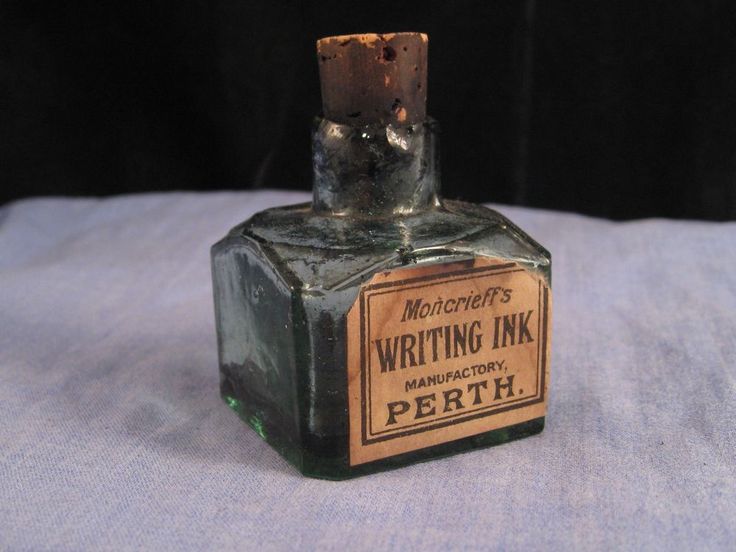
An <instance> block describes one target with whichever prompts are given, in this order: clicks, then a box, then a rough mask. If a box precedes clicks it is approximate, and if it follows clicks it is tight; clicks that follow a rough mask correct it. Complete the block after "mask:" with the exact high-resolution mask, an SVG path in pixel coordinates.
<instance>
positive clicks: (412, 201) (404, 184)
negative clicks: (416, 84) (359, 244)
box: [312, 119, 440, 217]
mask: <svg viewBox="0 0 736 552" xmlns="http://www.w3.org/2000/svg"><path fill="white" fill-rule="evenodd" d="M438 133H439V126H438V124H437V123H436V121H434V120H432V119H428V120H426V121H425V122H423V123H419V124H415V125H412V126H406V127H393V126H391V125H388V126H366V127H353V126H350V125H343V124H338V123H334V122H332V121H330V120H327V119H317V121H316V123H315V128H314V131H313V134H312V155H313V166H314V197H313V202H312V207H313V209H314V211H315V212H316V213H318V214H323V215H332V216H359V217H389V216H401V215H411V214H415V213H418V212H421V211H425V210H427V209H431V208H434V207H436V206H437V205H438V204H439V199H438V193H439V185H440V174H439V159H438V156H437V152H436V148H437V141H438V140H437V138H438Z"/></svg>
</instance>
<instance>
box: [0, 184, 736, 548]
mask: <svg viewBox="0 0 736 552" xmlns="http://www.w3.org/2000/svg"><path fill="white" fill-rule="evenodd" d="M307 199H308V195H307V194H303V193H283V192H282V193H276V192H243V193H213V194H152V195H137V196H122V197H115V198H110V199H103V200H99V199H73V200H72V199H60V198H42V199H32V200H24V201H20V202H16V203H13V204H9V205H6V206H4V207H3V208H1V209H0V548H2V549H8V550H26V549H29V550H36V549H55V550H60V549H68V550H86V549H114V550H121V549H141V548H142V549H182V550H183V549H215V548H225V549H234V548H237V549H245V550H259V549H265V550H270V549H333V550H342V549H349V550H375V549H406V550H434V549H447V548H449V549H461V550H472V549H504V550H529V549H531V550H537V549H565V550H567V549H580V550H601V549H611V548H616V549H628V550H636V549H659V550H718V549H733V546H734V542H736V483H735V481H736V458H735V457H736V431H735V429H734V428H735V426H734V420H735V419H736V407H735V405H736V393H735V390H736V367H735V366H734V361H735V360H736V255H734V253H736V224H734V223H721V224H718V223H700V222H675V221H667V220H643V221H636V222H626V223H614V222H609V221H603V220H597V219H591V218H587V217H583V216H579V215H574V214H563V213H555V212H548V211H539V210H531V209H522V208H510V207H499V208H498V209H499V210H500V211H501V212H503V213H504V214H506V215H508V216H509V217H510V218H511V219H512V220H514V221H515V222H517V223H518V224H519V225H520V226H521V227H522V228H524V229H525V230H527V231H528V232H529V233H530V234H531V235H532V236H533V237H535V238H537V239H538V240H539V241H540V242H542V243H543V244H544V245H545V246H546V247H547V248H548V249H549V250H550V251H551V252H552V257H553V289H554V298H555V302H554V316H553V334H552V335H553V341H552V350H553V355H552V367H551V370H552V371H551V374H552V378H551V388H550V391H551V393H550V403H549V411H548V417H547V426H546V429H545V430H544V432H543V433H542V434H540V435H537V436H534V437H530V438H527V439H523V440H520V441H516V442H513V443H509V444H505V445H502V446H498V447H494V448H490V449H484V450H480V451H475V452H470V453H466V454H461V455H456V456H454V457H450V458H446V459H440V460H435V461H432V462H428V463H424V464H418V465H414V466H410V467H407V468H403V469H400V470H395V471H390V472H385V473H380V474H376V475H370V476H367V477H362V478H358V479H354V480H350V481H344V482H328V481H319V480H313V479H307V478H304V477H302V476H301V475H300V474H298V473H297V472H296V471H295V470H294V469H292V468H291V467H290V466H289V465H288V464H287V463H286V462H285V461H284V460H282V459H281V457H280V456H279V455H278V454H277V453H276V452H274V451H273V450H272V449H271V448H270V447H269V446H268V445H266V444H265V443H264V442H263V441H261V440H260V438H259V437H258V436H257V435H256V434H255V433H254V432H253V431H252V430H251V429H250V428H248V427H247V426H246V425H245V424H244V423H243V422H241V421H240V420H239V419H238V418H237V416H236V415H235V414H234V413H232V412H231V411H230V410H229V409H228V408H227V407H226V406H225V404H224V403H223V402H222V401H221V400H220V398H219V394H218V369H217V353H216V340H215V330H214V316H213V307H212V297H211V278H210V267H209V246H210V245H211V244H212V243H214V242H215V241H216V240H217V239H219V238H220V237H222V236H223V235H224V234H225V232H226V231H227V230H228V229H229V228H231V227H232V226H234V225H235V224H236V223H238V222H240V221H242V220H243V219H245V218H247V217H248V216H250V215H251V214H252V213H254V212H256V211H258V210H261V209H263V208H266V207H270V206H274V205H279V204H287V203H294V202H297V201H305V200H307Z"/></svg>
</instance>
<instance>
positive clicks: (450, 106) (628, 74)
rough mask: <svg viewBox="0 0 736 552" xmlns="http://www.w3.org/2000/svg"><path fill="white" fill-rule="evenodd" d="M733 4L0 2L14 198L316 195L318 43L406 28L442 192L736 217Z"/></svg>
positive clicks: (3, 161)
mask: <svg viewBox="0 0 736 552" xmlns="http://www.w3.org/2000/svg"><path fill="white" fill-rule="evenodd" d="M734 5H735V3H734V2H732V1H712V0H711V1H708V0H699V1H678V2H657V1H646V2H642V1H640V0H619V1H610V2H605V3H604V2H592V1H584V2H583V1H562V0H548V1H545V2H543V1H538V0H493V1H473V2H471V1H457V2H370V3H359V2H349V1H347V0H345V1H342V2H334V1H329V2H306V1H303V2H276V1H274V2H248V1H240V2H235V1H231V0H229V1H228V0H225V1H220V2H214V1H213V2H194V1H190V0H181V1H179V2H171V3H162V2H137V1H130V2H128V1H123V2H120V1H118V2H109V3H108V2H100V1H96V2H73V3H65V4H61V3H56V2H41V3H39V2H32V1H17V2H7V1H2V2H0V31H1V32H2V39H0V40H2V54H1V56H2V57H1V58H0V61H1V62H2V63H0V75H1V80H0V85H1V88H0V94H2V95H1V96H0V102H1V103H0V178H1V179H2V196H0V200H2V201H7V200H9V199H12V198H16V197H23V196H28V195H39V194H53V195H80V194H83V195H106V194H117V193H132V192H141V191H158V190H179V189H198V190H208V189H224V188H230V189H246V188H301V189H308V188H309V187H310V185H311V175H310V171H311V168H310V153H309V147H310V144H309V132H310V127H311V121H312V117H313V116H314V115H315V114H316V113H318V112H319V110H320V102H319V85H318V80H317V64H316V60H315V57H316V56H315V53H314V41H315V40H316V39H317V38H319V37H321V36H326V35H333V34H346V33H354V32H392V31H407V30H410V31H424V32H427V33H428V34H429V36H430V54H429V56H430V58H429V59H430V63H429V67H430V71H429V108H430V109H429V112H430V113H431V114H433V116H434V117H435V118H437V119H438V120H439V121H440V123H441V124H442V128H443V137H442V169H443V189H444V192H445V195H446V196H448V197H461V198H464V199H468V200H473V201H494V202H501V203H516V204H523V205H532V206H540V207H547V208H553V209H564V210H573V211H578V212H583V213H590V214H595V215H602V216H607V217H612V218H633V217H644V216H666V217H688V218H709V219H734V218H736V9H735V8H734Z"/></svg>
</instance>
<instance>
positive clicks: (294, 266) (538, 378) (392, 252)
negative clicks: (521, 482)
mask: <svg viewBox="0 0 736 552" xmlns="http://www.w3.org/2000/svg"><path fill="white" fill-rule="evenodd" d="M427 46H428V42H427V36H426V35H424V34H421V33H394V34H384V35H378V34H364V35H347V36H337V37H328V38H323V39H321V40H319V41H318V42H317V63H318V65H319V69H320V80H321V89H322V103H323V116H322V117H321V118H318V119H316V121H315V124H314V128H313V134H312V144H313V165H314V182H313V200H312V202H311V203H309V204H300V205H293V206H287V207H279V208H273V209H268V210H266V211H263V212H260V213H258V214H256V215H254V216H253V217H252V218H250V219H249V220H247V221H245V222H244V223H242V224H240V225H238V226H236V227H235V228H233V229H232V230H231V231H230V232H229V234H227V236H226V237H225V238H223V239H222V240H221V241H219V242H218V243H216V244H215V245H214V246H213V247H212V273H213V282H214V300H215V316H216V326H217V337H218V348H219V364H220V382H221V383H220V385H221V388H220V391H221V395H222V398H223V399H224V400H225V402H226V403H227V404H228V405H229V406H230V407H231V408H232V409H233V410H234V411H235V412H236V413H237V414H238V415H239V416H240V417H241V418H242V419H243V420H244V421H245V422H246V423H247V424H249V425H250V427H251V428H253V430H255V431H256V432H257V433H258V434H259V435H260V436H261V437H262V438H263V439H265V440H266V441H267V442H268V443H269V444H270V445H271V446H272V447H273V448H274V449H276V450H277V451H278V452H279V453H280V454H282V455H283V456H284V457H285V458H286V459H287V460H288V461H289V462H290V463H291V464H293V465H294V466H295V467H296V468H297V469H299V470H300V471H301V472H302V473H303V474H304V475H307V476H312V477H319V478H326V479H344V478H349V477H353V476H357V475H362V474H367V473H371V472H375V471H379V470H384V469H389V468H394V467H399V466H403V465H406V464H410V463H414V462H419V461H425V460H429V459H432V458H436V457H440V456H445V455H449V454H453V453H458V452H463V451H468V450H472V449H477V448H481V447H487V446H489V445H497V444H500V443H504V442H507V441H510V440H513V439H517V438H520V437H525V436H528V435H532V434H535V433H538V432H540V431H542V429H543V427H544V420H545V412H546V401H547V396H548V386H549V351H550V329H551V325H550V316H551V288H550V285H551V282H550V274H551V273H550V270H551V262H550V255H549V253H548V252H547V251H546V250H545V249H544V248H543V247H542V246H540V245H539V244H538V243H537V242H535V241H534V240H533V239H532V238H530V237H529V236H528V235H526V234H525V233H524V232H523V231H522V230H521V229H519V228H518V227H517V226H515V225H514V224H513V223H511V222H510V221H509V220H507V219H506V218H505V217H503V216H502V215H500V214H499V213H497V212H495V211H493V210H490V209H488V208H485V207H483V206H479V205H473V204H469V203H464V202H460V201H449V200H443V199H441V198H440V196H439V188H440V171H439V165H438V151H437V147H438V144H437V140H438V124H437V123H436V122H435V121H434V120H432V119H431V118H429V117H427V115H426V94H427ZM448 139H452V137H449V138H448Z"/></svg>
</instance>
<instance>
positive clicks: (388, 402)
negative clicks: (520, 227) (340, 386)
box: [347, 257, 552, 466]
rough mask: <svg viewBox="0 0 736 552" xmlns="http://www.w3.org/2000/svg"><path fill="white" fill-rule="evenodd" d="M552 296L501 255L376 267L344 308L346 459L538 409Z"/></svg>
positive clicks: (543, 392)
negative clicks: (380, 269)
mask: <svg viewBox="0 0 736 552" xmlns="http://www.w3.org/2000/svg"><path fill="white" fill-rule="evenodd" d="M551 300H552V298H551V292H550V290H549V288H548V286H547V285H546V284H545V281H544V280H543V279H542V278H541V277H540V276H539V275H537V274H535V273H533V272H531V271H528V270H526V269H525V268H523V267H521V266H520V265H518V264H517V263H514V262H508V261H503V260H500V259H491V258H486V257H479V258H475V259H473V260H470V261H467V262H456V263H449V264H435V265H427V266H418V267H414V268H405V269H399V270H394V271H390V272H384V273H380V274H376V275H375V276H374V277H373V278H372V279H371V280H370V281H369V282H367V283H366V284H364V285H363V286H362V288H361V290H360V294H359V296H358V299H357V300H356V302H355V304H354V305H353V306H352V308H351V309H350V312H349V313H348V326H347V335H348V365H347V366H348V408H349V420H350V465H351V466H355V465H358V464H363V463H365V462H371V461H373V460H378V459H381V458H386V457H389V456H394V455H396V454H401V453H404V452H409V451H413V450H417V449H421V448H425V447H429V446H432V445H437V444H440V443H446V442H448V441H454V440H456V439H461V438H463V437H468V436H471V435H477V434H480V433H484V432H487V431H490V430H494V429H499V428H503V427H507V426H510V425H514V424H518V423H521V422H525V421H528V420H532V419H534V418H539V417H542V416H544V415H545V410H546V397H547V385H548V382H549V348H550V309H551Z"/></svg>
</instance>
